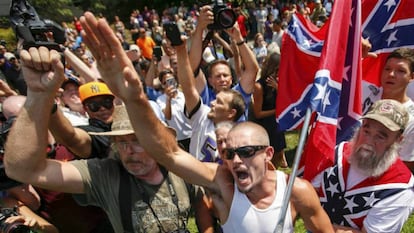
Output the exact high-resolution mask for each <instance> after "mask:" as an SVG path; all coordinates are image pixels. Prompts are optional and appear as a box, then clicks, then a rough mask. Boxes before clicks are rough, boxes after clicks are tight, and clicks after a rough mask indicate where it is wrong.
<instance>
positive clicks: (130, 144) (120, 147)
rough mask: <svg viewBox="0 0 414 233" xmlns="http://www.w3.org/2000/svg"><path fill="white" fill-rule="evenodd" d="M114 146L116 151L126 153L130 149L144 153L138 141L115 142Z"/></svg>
mask: <svg viewBox="0 0 414 233" xmlns="http://www.w3.org/2000/svg"><path fill="white" fill-rule="evenodd" d="M114 144H115V146H116V147H117V148H118V150H122V151H126V150H127V149H128V147H130V148H131V149H132V151H134V152H144V148H143V147H142V146H141V145H140V144H139V142H138V141H125V142H115V143H114Z"/></svg>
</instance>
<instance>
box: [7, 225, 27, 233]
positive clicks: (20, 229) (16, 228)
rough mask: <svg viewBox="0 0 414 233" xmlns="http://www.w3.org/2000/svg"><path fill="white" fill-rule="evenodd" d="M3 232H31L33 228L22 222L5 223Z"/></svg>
mask: <svg viewBox="0 0 414 233" xmlns="http://www.w3.org/2000/svg"><path fill="white" fill-rule="evenodd" d="M1 232H4V233H30V232H31V230H30V228H29V227H28V226H26V225H23V224H22V223H11V224H7V223H3V224H2V226H1Z"/></svg>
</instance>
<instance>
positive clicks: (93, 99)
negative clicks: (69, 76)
mask: <svg viewBox="0 0 414 233" xmlns="http://www.w3.org/2000/svg"><path fill="white" fill-rule="evenodd" d="M79 98H80V100H81V102H82V105H83V108H84V109H85V111H86V113H87V114H88V116H89V124H88V125H81V126H78V127H73V126H72V125H71V123H70V122H69V121H68V120H67V119H66V118H65V117H64V115H63V114H62V112H61V111H52V112H53V113H52V120H51V121H50V124H49V127H50V130H51V132H52V133H53V135H54V136H55V138H56V141H57V142H59V143H61V144H62V145H64V146H66V147H67V148H68V149H69V150H70V151H71V152H72V153H73V154H74V155H76V156H77V157H80V158H93V157H98V158H105V157H107V156H108V152H109V149H110V140H109V137H108V136H104V135H90V134H88V132H107V131H111V125H112V115H113V113H114V98H115V96H114V95H113V94H112V92H111V91H110V90H109V88H108V86H107V85H106V84H105V83H103V82H99V81H97V82H88V83H86V84H83V85H81V86H79Z"/></svg>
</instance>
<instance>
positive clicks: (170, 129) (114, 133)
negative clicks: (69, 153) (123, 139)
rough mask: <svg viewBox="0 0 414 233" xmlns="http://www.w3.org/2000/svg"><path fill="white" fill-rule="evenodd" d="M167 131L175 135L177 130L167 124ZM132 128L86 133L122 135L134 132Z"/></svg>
mask: <svg viewBox="0 0 414 233" xmlns="http://www.w3.org/2000/svg"><path fill="white" fill-rule="evenodd" d="M165 127H166V128H167V129H168V131H170V132H171V133H172V134H173V135H174V136H175V137H177V131H176V130H175V129H174V128H172V127H169V126H165ZM134 133H135V132H134V130H128V129H123V130H114V131H107V132H88V134H90V135H101V136H124V135H128V134H134Z"/></svg>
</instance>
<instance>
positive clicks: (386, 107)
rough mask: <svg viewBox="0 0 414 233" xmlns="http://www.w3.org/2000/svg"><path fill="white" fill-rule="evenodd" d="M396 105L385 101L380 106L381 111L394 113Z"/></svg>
mask: <svg viewBox="0 0 414 233" xmlns="http://www.w3.org/2000/svg"><path fill="white" fill-rule="evenodd" d="M393 108H394V105H392V104H391V103H384V104H382V105H380V106H379V109H378V110H379V111H380V112H384V113H392V112H393Z"/></svg>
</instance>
